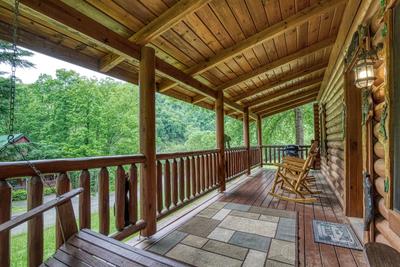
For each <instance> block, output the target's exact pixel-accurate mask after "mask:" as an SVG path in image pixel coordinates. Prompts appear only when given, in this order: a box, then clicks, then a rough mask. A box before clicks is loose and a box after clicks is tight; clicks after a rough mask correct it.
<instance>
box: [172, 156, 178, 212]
mask: <svg viewBox="0 0 400 267" xmlns="http://www.w3.org/2000/svg"><path fill="white" fill-rule="evenodd" d="M172 203H174V206H177V204H178V163H177V162H176V159H174V160H173V161H172Z"/></svg>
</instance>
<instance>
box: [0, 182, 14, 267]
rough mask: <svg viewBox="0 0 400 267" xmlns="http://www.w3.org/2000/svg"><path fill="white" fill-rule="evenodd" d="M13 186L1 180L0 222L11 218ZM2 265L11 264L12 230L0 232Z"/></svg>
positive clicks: (0, 259)
mask: <svg viewBox="0 0 400 267" xmlns="http://www.w3.org/2000/svg"><path fill="white" fill-rule="evenodd" d="M11 190H12V188H11V186H10V184H9V183H8V182H7V181H5V180H2V181H0V211H1V212H0V224H2V223H4V222H7V221H9V220H10V219H11V200H12V198H11ZM0 266H10V231H4V232H2V233H0Z"/></svg>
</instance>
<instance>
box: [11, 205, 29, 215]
mask: <svg viewBox="0 0 400 267" xmlns="http://www.w3.org/2000/svg"><path fill="white" fill-rule="evenodd" d="M11 212H12V214H15V213H22V212H26V207H22V206H12V208H11Z"/></svg>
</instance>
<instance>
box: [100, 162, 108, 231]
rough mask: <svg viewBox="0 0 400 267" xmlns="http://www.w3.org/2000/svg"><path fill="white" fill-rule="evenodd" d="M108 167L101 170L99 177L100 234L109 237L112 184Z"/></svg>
mask: <svg viewBox="0 0 400 267" xmlns="http://www.w3.org/2000/svg"><path fill="white" fill-rule="evenodd" d="M109 180H110V178H109V174H108V170H107V168H106V167H103V168H101V170H100V175H99V232H100V233H101V234H103V235H108V234H109V232H110V195H109V191H110V182H109Z"/></svg>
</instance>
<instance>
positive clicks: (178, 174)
mask: <svg viewBox="0 0 400 267" xmlns="http://www.w3.org/2000/svg"><path fill="white" fill-rule="evenodd" d="M218 151H219V150H217V149H214V150H204V151H193V152H183V153H161V154H157V212H158V218H159V219H161V218H163V217H164V216H166V215H168V214H170V213H171V212H173V211H175V210H177V209H179V208H181V207H183V206H184V205H186V204H187V203H189V202H191V201H192V200H194V199H196V198H198V197H200V196H201V195H204V194H205V193H207V192H209V191H211V190H213V189H214V188H216V187H217V186H218V173H217V166H218Z"/></svg>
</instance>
